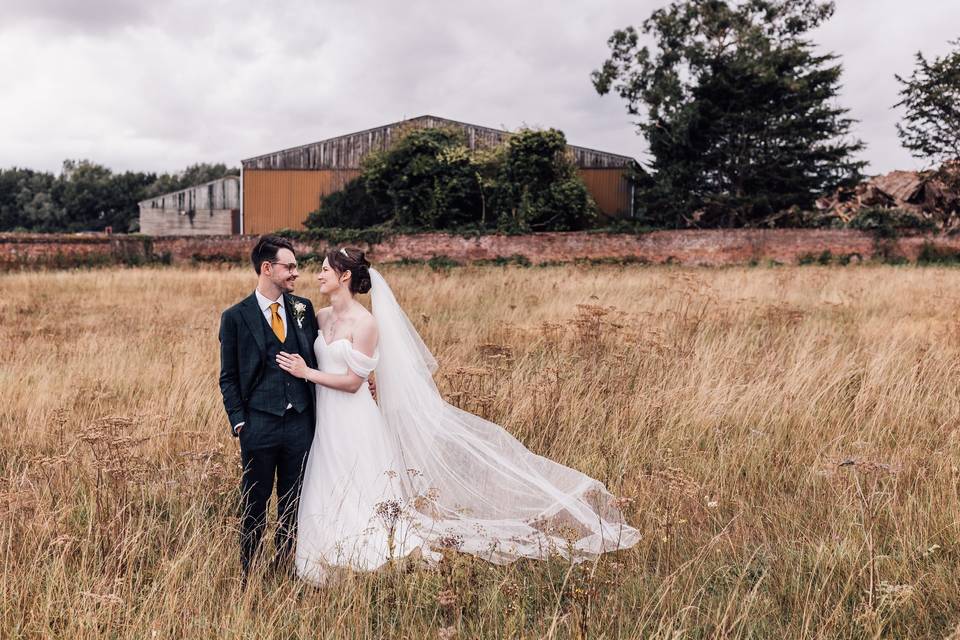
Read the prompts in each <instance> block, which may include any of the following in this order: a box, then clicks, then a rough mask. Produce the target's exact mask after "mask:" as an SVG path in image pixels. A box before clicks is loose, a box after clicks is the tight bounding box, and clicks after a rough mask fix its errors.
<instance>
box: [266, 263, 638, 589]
mask: <svg viewBox="0 0 960 640" xmlns="http://www.w3.org/2000/svg"><path fill="white" fill-rule="evenodd" d="M317 280H318V281H319V283H320V292H321V293H323V294H326V295H327V296H329V298H330V303H331V306H329V307H326V308H324V309H321V310H320V311H319V312H318V313H317V320H318V325H319V327H320V334H319V336H318V337H317V341H316V343H315V345H314V349H315V350H316V354H317V363H318V367H319V370H317V369H311V368H308V367H307V365H306V363H305V362H304V360H303V359H302V358H301V357H300V356H299V355H295V354H294V355H290V354H286V353H281V354H280V355H278V356H277V362H278V364H279V365H280V367H281V368H283V369H284V370H286V371H288V372H290V373H291V374H293V375H294V376H297V377H301V378H305V379H306V380H308V381H310V382H313V383H314V384H315V385H316V392H317V403H316V406H317V422H316V432H315V435H314V439H313V443H312V445H311V448H310V454H309V456H308V458H307V464H306V470H305V474H304V481H303V490H302V493H301V496H300V503H299V512H298V520H297V550H296V569H297V572H298V573H299V574H300V576H302V577H303V578H305V579H306V580H308V581H310V582H313V583H315V584H323V583H325V582H326V581H327V580H328V579H329V577H330V576H331V575H332V573H333V572H334V571H335V570H336V569H338V568H350V569H354V570H360V571H370V570H374V569H376V568H378V567H380V566H382V565H384V564H385V563H387V562H389V561H390V560H392V559H396V558H402V557H405V556H407V555H409V554H411V553H413V552H415V551H416V552H418V553H419V554H421V555H422V556H423V557H424V558H427V559H434V560H435V559H438V558H439V557H440V552H439V550H440V549H443V548H445V547H446V548H452V549H456V550H459V551H461V552H464V553H470V554H474V555H477V556H479V557H482V558H484V559H486V560H488V561H490V562H494V563H500V564H502V563H508V562H511V561H513V560H516V559H518V558H546V557H548V556H549V555H551V554H555V553H556V554H561V555H563V556H565V557H568V558H571V559H572V560H573V561H580V560H584V559H587V558H590V557H593V556H596V555H597V554H600V553H603V552H606V551H612V550H615V549H622V548H626V547H630V546H632V545H633V544H635V543H636V542H637V540H638V539H639V538H640V534H639V532H638V531H637V530H636V529H634V528H632V527H630V526H628V525H627V524H625V522H624V521H623V517H622V515H621V514H620V512H619V510H618V509H617V508H616V505H615V500H614V498H613V496H611V494H610V493H609V492H608V491H607V490H606V489H605V488H604V486H603V485H602V484H601V483H600V482H598V481H597V480H594V479H592V478H590V477H588V476H586V475H584V474H582V473H580V472H579V471H576V470H574V469H570V468H568V467H564V466H563V465H560V464H558V463H556V462H553V461H551V460H548V459H547V458H544V457H541V456H538V455H536V454H534V453H532V452H530V451H528V450H527V449H526V448H525V447H524V446H523V445H522V444H521V443H520V442H519V441H518V440H516V439H515V438H514V437H513V436H511V435H510V434H509V433H508V432H507V431H506V430H505V429H503V428H502V427H500V426H498V425H496V424H494V423H492V422H489V421H487V420H484V419H482V418H480V417H478V416H475V415H473V414H471V413H467V412H465V411H461V410H460V409H458V408H456V407H454V406H452V405H450V404H447V403H446V402H444V400H443V398H442V397H441V395H440V392H439V391H438V389H437V387H436V385H435V383H434V381H433V377H432V374H433V372H434V371H435V370H436V368H437V363H436V361H435V360H434V358H433V356H432V355H431V354H430V351H429V350H428V349H427V347H426V346H425V345H424V343H423V341H422V340H421V339H420V336H419V334H418V333H417V332H416V330H415V329H414V327H413V325H412V324H411V323H410V321H409V320H408V319H407V316H406V315H405V314H404V312H403V310H402V309H401V308H400V306H399V304H398V303H397V300H396V298H394V295H393V292H392V291H391V290H390V287H389V286H387V283H386V281H385V280H384V279H383V277H382V276H381V275H380V273H378V272H377V271H376V270H375V269H372V268H370V263H369V262H367V260H366V258H365V257H364V254H363V252H362V251H359V250H357V249H340V250H338V251H330V252H328V253H327V254H326V258H325V259H324V261H323V266H322V267H321V271H320V274H319V276H318V277H317ZM367 291H369V292H370V294H371V306H372V309H373V313H372V315H371V313H369V312H368V311H367V310H366V309H365V308H364V307H363V305H362V304H360V302H359V301H357V300H356V299H355V296H356V294H358V293H366V292H367ZM374 369H376V374H377V375H376V378H377V384H376V393H377V398H376V399H374V397H373V395H372V394H371V391H370V388H369V386H368V384H365V380H366V379H367V378H368V376H369V375H370V373H371V372H372V371H373V370H374ZM378 400H379V406H378V404H377V401H378Z"/></svg>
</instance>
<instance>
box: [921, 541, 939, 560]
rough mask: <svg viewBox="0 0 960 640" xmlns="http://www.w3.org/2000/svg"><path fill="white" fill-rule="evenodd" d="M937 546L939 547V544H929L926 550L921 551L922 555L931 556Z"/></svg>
mask: <svg viewBox="0 0 960 640" xmlns="http://www.w3.org/2000/svg"><path fill="white" fill-rule="evenodd" d="M939 548H940V545H938V544H934V545H931V546H930V547H928V548H927V550H926V551H924V552H923V557H924V558H929V557H930V556H932V555H933V554H934V553H936V552H937V550H938V549H939Z"/></svg>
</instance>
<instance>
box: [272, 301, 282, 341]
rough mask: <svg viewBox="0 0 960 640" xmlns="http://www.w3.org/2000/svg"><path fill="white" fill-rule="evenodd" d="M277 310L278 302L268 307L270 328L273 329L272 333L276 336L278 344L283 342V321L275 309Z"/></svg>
mask: <svg viewBox="0 0 960 640" xmlns="http://www.w3.org/2000/svg"><path fill="white" fill-rule="evenodd" d="M279 308H280V303H279V302H274V303H273V304H271V305H270V326H271V327H272V328H273V332H274V333H275V334H277V337H278V338H279V339H280V342H283V339H284V335H283V320H281V319H280V314H279V313H277V309H279Z"/></svg>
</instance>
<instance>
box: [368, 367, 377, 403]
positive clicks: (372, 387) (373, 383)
mask: <svg viewBox="0 0 960 640" xmlns="http://www.w3.org/2000/svg"><path fill="white" fill-rule="evenodd" d="M367 386H368V387H370V395H371V396H373V399H374V400H376V399H377V381H376V380H375V379H374V377H373V374H372V373H371V374H370V377H369V378H367Z"/></svg>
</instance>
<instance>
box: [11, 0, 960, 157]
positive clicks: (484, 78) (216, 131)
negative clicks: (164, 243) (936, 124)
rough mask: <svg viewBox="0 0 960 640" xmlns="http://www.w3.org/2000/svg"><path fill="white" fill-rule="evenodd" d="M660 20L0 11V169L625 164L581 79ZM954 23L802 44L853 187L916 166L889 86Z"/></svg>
mask: <svg viewBox="0 0 960 640" xmlns="http://www.w3.org/2000/svg"><path fill="white" fill-rule="evenodd" d="M663 4H664V2H663V1H660V0H640V1H639V2H635V3H625V2H622V0H595V1H594V2H591V3H582V2H575V1H573V0H557V1H555V2H551V3H543V4H540V3H516V2H512V1H510V0H487V1H484V2H475V1H472V2H471V1H465V2H458V3H453V2H443V1H440V0H411V1H409V2H405V3H397V2H391V1H389V0H358V1H355V2H347V1H345V0H344V1H336V2H329V1H327V2H314V1H308V2H305V1H301V0H276V1H275V2H271V3H263V2H254V1H253V0H237V1H236V2H230V3H227V2H225V1H224V2H212V3H210V2H208V3H195V2H189V1H188V0H168V1H167V2H164V3H163V4H157V3H148V2H129V1H125V0H90V1H89V2H84V3H81V2H76V1H74V2H68V1H67V0H39V1H34V2H29V3H28V2H26V1H25V0H13V2H12V3H11V2H10V0H7V1H6V2H5V6H4V9H5V12H4V23H3V26H0V31H2V32H3V38H0V74H2V75H3V77H4V78H5V79H6V80H7V81H8V87H7V88H5V94H4V96H5V100H4V101H0V139H2V140H4V144H3V145H0V166H10V165H13V164H18V165H24V164H28V165H30V166H34V167H37V168H45V169H57V168H59V166H60V162H61V161H62V159H63V158H65V157H75V156H76V155H78V154H83V155H84V156H86V157H91V158H93V159H95V160H97V161H99V162H102V163H105V164H108V165H110V166H112V167H114V168H116V169H127V168H130V169H152V170H169V169H177V168H182V167H183V166H185V165H187V164H190V163H193V162H198V161H211V162H214V161H217V162H219V161H222V162H227V163H229V164H236V163H237V162H238V161H239V159H241V158H244V157H249V156H253V155H257V154H260V153H265V152H268V151H273V150H276V149H280V148H284V147H289V146H295V145H297V144H303V143H306V142H311V141H314V140H319V139H322V138H326V137H330V136H335V135H338V134H342V133H347V132H351V131H356V130H361V129H365V128H369V127H373V126H377V125H380V124H383V123H386V122H392V121H395V120H399V119H401V118H403V117H412V116H417V115H422V114H425V113H431V114H436V115H439V116H444V117H448V118H453V119H458V120H463V121H466V122H473V123H476V124H481V125H486V126H492V127H500V126H503V127H506V128H510V129H515V128H517V127H519V126H522V125H524V124H526V125H530V126H544V127H557V128H560V129H562V130H564V132H565V133H566V135H567V139H568V140H569V141H570V142H571V143H573V144H578V145H582V146H587V147H594V148H599V149H605V150H608V151H613V152H616V153H624V154H627V155H632V156H634V157H636V158H638V159H642V158H643V157H644V153H645V149H646V145H645V143H644V141H643V139H642V138H640V137H638V136H637V135H636V128H635V126H634V125H633V123H632V122H631V117H630V116H629V115H628V114H627V113H626V110H625V108H624V105H623V103H622V101H620V100H619V98H617V97H615V96H604V97H600V96H598V95H597V94H596V92H595V91H594V89H593V87H592V85H591V83H590V77H589V75H590V72H591V71H592V70H593V69H596V68H597V67H599V66H600V64H601V63H602V62H603V60H604V59H605V58H606V56H607V54H608V49H607V46H606V40H607V38H608V37H609V36H610V34H611V33H612V32H613V30H614V29H618V28H622V27H625V26H627V25H630V24H633V25H638V24H639V23H640V22H642V20H643V19H644V18H646V17H647V16H648V15H649V14H650V12H651V11H653V10H654V9H655V8H657V7H658V6H662V5H663ZM954 24H960V6H958V5H955V4H954V3H947V2H942V3H938V2H931V3H913V6H905V4H904V3H902V2H901V1H899V0H872V1H869V2H868V1H867V0H840V2H839V3H838V10H837V14H836V16H835V18H834V19H833V20H832V21H831V22H830V23H828V24H827V25H826V26H824V27H822V28H821V29H820V30H819V31H818V32H817V33H815V34H813V35H814V39H815V41H817V42H818V43H820V44H821V46H822V47H823V48H824V50H832V51H835V52H837V53H838V54H840V55H841V56H842V62H843V64H844V77H843V83H844V90H843V94H842V96H841V97H840V100H839V102H840V103H841V104H842V105H844V106H847V107H849V108H850V109H851V116H852V117H855V118H857V119H859V120H860V121H861V122H860V123H859V124H858V125H857V126H856V130H855V134H856V135H857V136H858V137H860V138H862V139H863V140H864V141H865V142H867V144H868V145H869V146H868V148H867V150H866V151H865V152H864V155H863V157H864V158H865V159H868V160H870V162H871V166H870V170H871V171H875V172H878V171H886V170H889V169H892V168H897V167H901V168H907V167H913V166H918V165H919V163H918V161H915V160H913V159H911V158H910V157H909V155H908V154H906V153H905V152H904V151H903V150H902V149H901V148H900V146H899V143H898V141H897V139H896V133H895V131H894V129H893V126H894V124H895V123H896V120H897V118H898V117H899V115H898V113H897V112H895V111H893V110H891V109H890V106H891V105H892V104H893V103H894V102H896V91H897V86H896V83H895V81H893V79H892V74H893V73H894V72H900V73H908V72H909V70H910V68H911V67H912V64H913V60H912V55H913V53H914V51H916V50H917V49H920V48H923V49H925V50H929V51H930V52H931V53H942V52H943V51H944V50H945V49H944V48H945V46H946V41H947V40H949V39H950V38H951V37H956V36H955V34H952V33H948V31H949V28H950V25H954ZM51 33H69V34H80V35H85V36H95V37H80V38H63V39H58V38H51V37H50V35H51ZM939 43H942V45H940V44H939ZM937 47H940V48H939V49H937Z"/></svg>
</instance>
